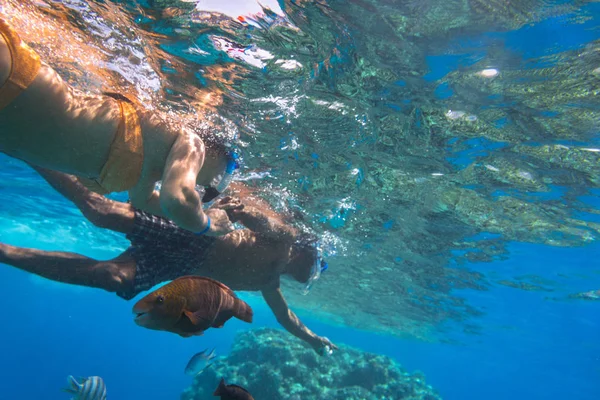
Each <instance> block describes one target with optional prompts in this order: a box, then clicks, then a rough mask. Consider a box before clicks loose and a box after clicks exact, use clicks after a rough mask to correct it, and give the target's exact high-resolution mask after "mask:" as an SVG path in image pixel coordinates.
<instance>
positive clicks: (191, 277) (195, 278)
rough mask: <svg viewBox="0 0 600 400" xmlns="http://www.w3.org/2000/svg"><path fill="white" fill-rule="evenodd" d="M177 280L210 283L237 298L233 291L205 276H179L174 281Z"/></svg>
mask: <svg viewBox="0 0 600 400" xmlns="http://www.w3.org/2000/svg"><path fill="white" fill-rule="evenodd" d="M179 279H194V280H200V281H206V282H211V283H214V284H215V285H217V286H219V287H220V288H221V289H223V290H225V291H226V292H227V293H229V294H230V295H232V296H233V297H237V296H236V295H235V293H234V292H233V290H231V289H230V288H229V286H226V285H225V284H223V283H221V282H219V281H216V280H214V279H211V278H207V277H205V276H197V275H188V276H181V277H179V278H177V279H175V281H177V280H179ZM173 282H174V281H173Z"/></svg>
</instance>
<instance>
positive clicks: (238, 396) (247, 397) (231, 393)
mask: <svg viewBox="0 0 600 400" xmlns="http://www.w3.org/2000/svg"><path fill="white" fill-rule="evenodd" d="M213 396H221V400H254V397H252V395H251V394H250V393H249V392H248V391H247V390H246V389H244V388H243V387H241V386H238V385H226V384H225V379H223V378H221V382H219V386H217V388H216V389H215V392H214V393H213Z"/></svg>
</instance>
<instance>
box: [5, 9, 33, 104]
mask: <svg viewBox="0 0 600 400" xmlns="http://www.w3.org/2000/svg"><path fill="white" fill-rule="evenodd" d="M0 35H2V37H3V38H4V40H5V41H6V44H7V46H8V50H9V52H10V58H11V65H10V73H9V74H8V79H7V80H6V81H5V82H4V83H2V84H1V86H0V110H2V109H3V108H4V107H6V106H7V105H9V104H10V103H11V102H12V101H13V100H14V99H15V98H16V97H17V96H18V95H19V94H21V92H23V91H24V90H25V89H27V87H28V86H29V85H31V83H32V82H33V81H34V80H35V77H36V76H37V74H38V72H39V70H40V66H41V65H42V63H41V61H40V57H39V56H38V55H37V53H36V52H35V51H33V49H31V48H30V47H29V46H27V44H25V43H24V42H23V41H21V39H20V38H19V35H17V33H16V32H15V31H14V30H13V29H12V28H11V27H10V25H8V23H6V21H5V20H4V19H2V18H0Z"/></svg>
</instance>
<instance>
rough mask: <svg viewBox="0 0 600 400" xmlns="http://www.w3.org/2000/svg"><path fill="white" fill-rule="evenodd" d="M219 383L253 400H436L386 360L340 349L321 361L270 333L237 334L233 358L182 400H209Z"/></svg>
mask: <svg viewBox="0 0 600 400" xmlns="http://www.w3.org/2000/svg"><path fill="white" fill-rule="evenodd" d="M221 377H223V378H225V380H226V382H228V383H235V384H237V385H240V386H242V387H244V388H246V389H247V390H248V391H249V392H250V393H252V395H253V396H254V398H255V399H257V400H283V399H285V400H322V399H327V400H359V399H361V400H362V399H380V400H392V399H393V400H400V399H406V400H409V399H411V400H416V399H422V400H436V399H440V397H439V396H438V394H437V393H436V392H435V390H433V389H432V388H431V386H429V385H427V384H426V383H425V379H424V377H423V375H421V374H420V373H412V374H411V373H409V372H406V371H405V370H403V369H402V367H400V366H399V365H398V364H396V363H395V362H394V361H393V360H392V359H390V358H389V357H385V356H381V355H376V354H370V353H365V352H362V351H358V350H355V349H353V348H350V347H347V346H340V349H339V350H338V351H336V352H335V353H334V354H333V355H332V356H330V357H328V358H322V357H319V356H318V355H317V354H316V353H315V352H314V351H313V350H312V349H309V348H307V347H305V346H304V345H303V344H302V343H301V342H300V341H299V340H297V339H295V338H294V337H292V336H290V335H289V334H287V333H285V332H283V331H281V330H277V329H270V328H261V329H255V330H250V331H245V332H242V333H239V334H238V336H237V337H236V341H235V344H234V346H233V348H232V350H231V353H230V354H229V356H227V357H220V358H219V359H217V360H216V361H215V362H214V364H213V365H212V367H210V368H209V369H207V370H206V371H204V373H203V374H202V375H199V376H198V377H196V379H195V381H194V384H193V385H192V386H191V387H189V388H188V389H186V390H185V391H184V393H183V394H182V395H181V400H205V399H208V398H210V396H211V394H212V392H213V391H214V389H215V388H216V387H217V384H218V383H219V380H220V379H221Z"/></svg>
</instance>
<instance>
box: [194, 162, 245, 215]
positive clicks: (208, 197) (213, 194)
mask: <svg viewBox="0 0 600 400" xmlns="http://www.w3.org/2000/svg"><path fill="white" fill-rule="evenodd" d="M239 158H240V156H239V154H238V153H237V152H235V150H232V151H229V152H227V166H226V167H225V173H224V174H223V178H221V181H220V182H219V184H218V185H217V187H207V188H206V189H205V192H204V193H205V194H204V196H203V198H202V203H204V204H205V205H206V206H208V207H210V206H211V205H212V202H213V201H214V199H216V198H217V197H219V196H220V195H221V194H222V193H223V192H224V191H225V190H226V189H227V187H229V184H230V183H231V182H232V181H233V176H234V174H235V170H237V169H239V168H240V163H239V161H238V160H239Z"/></svg>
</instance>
